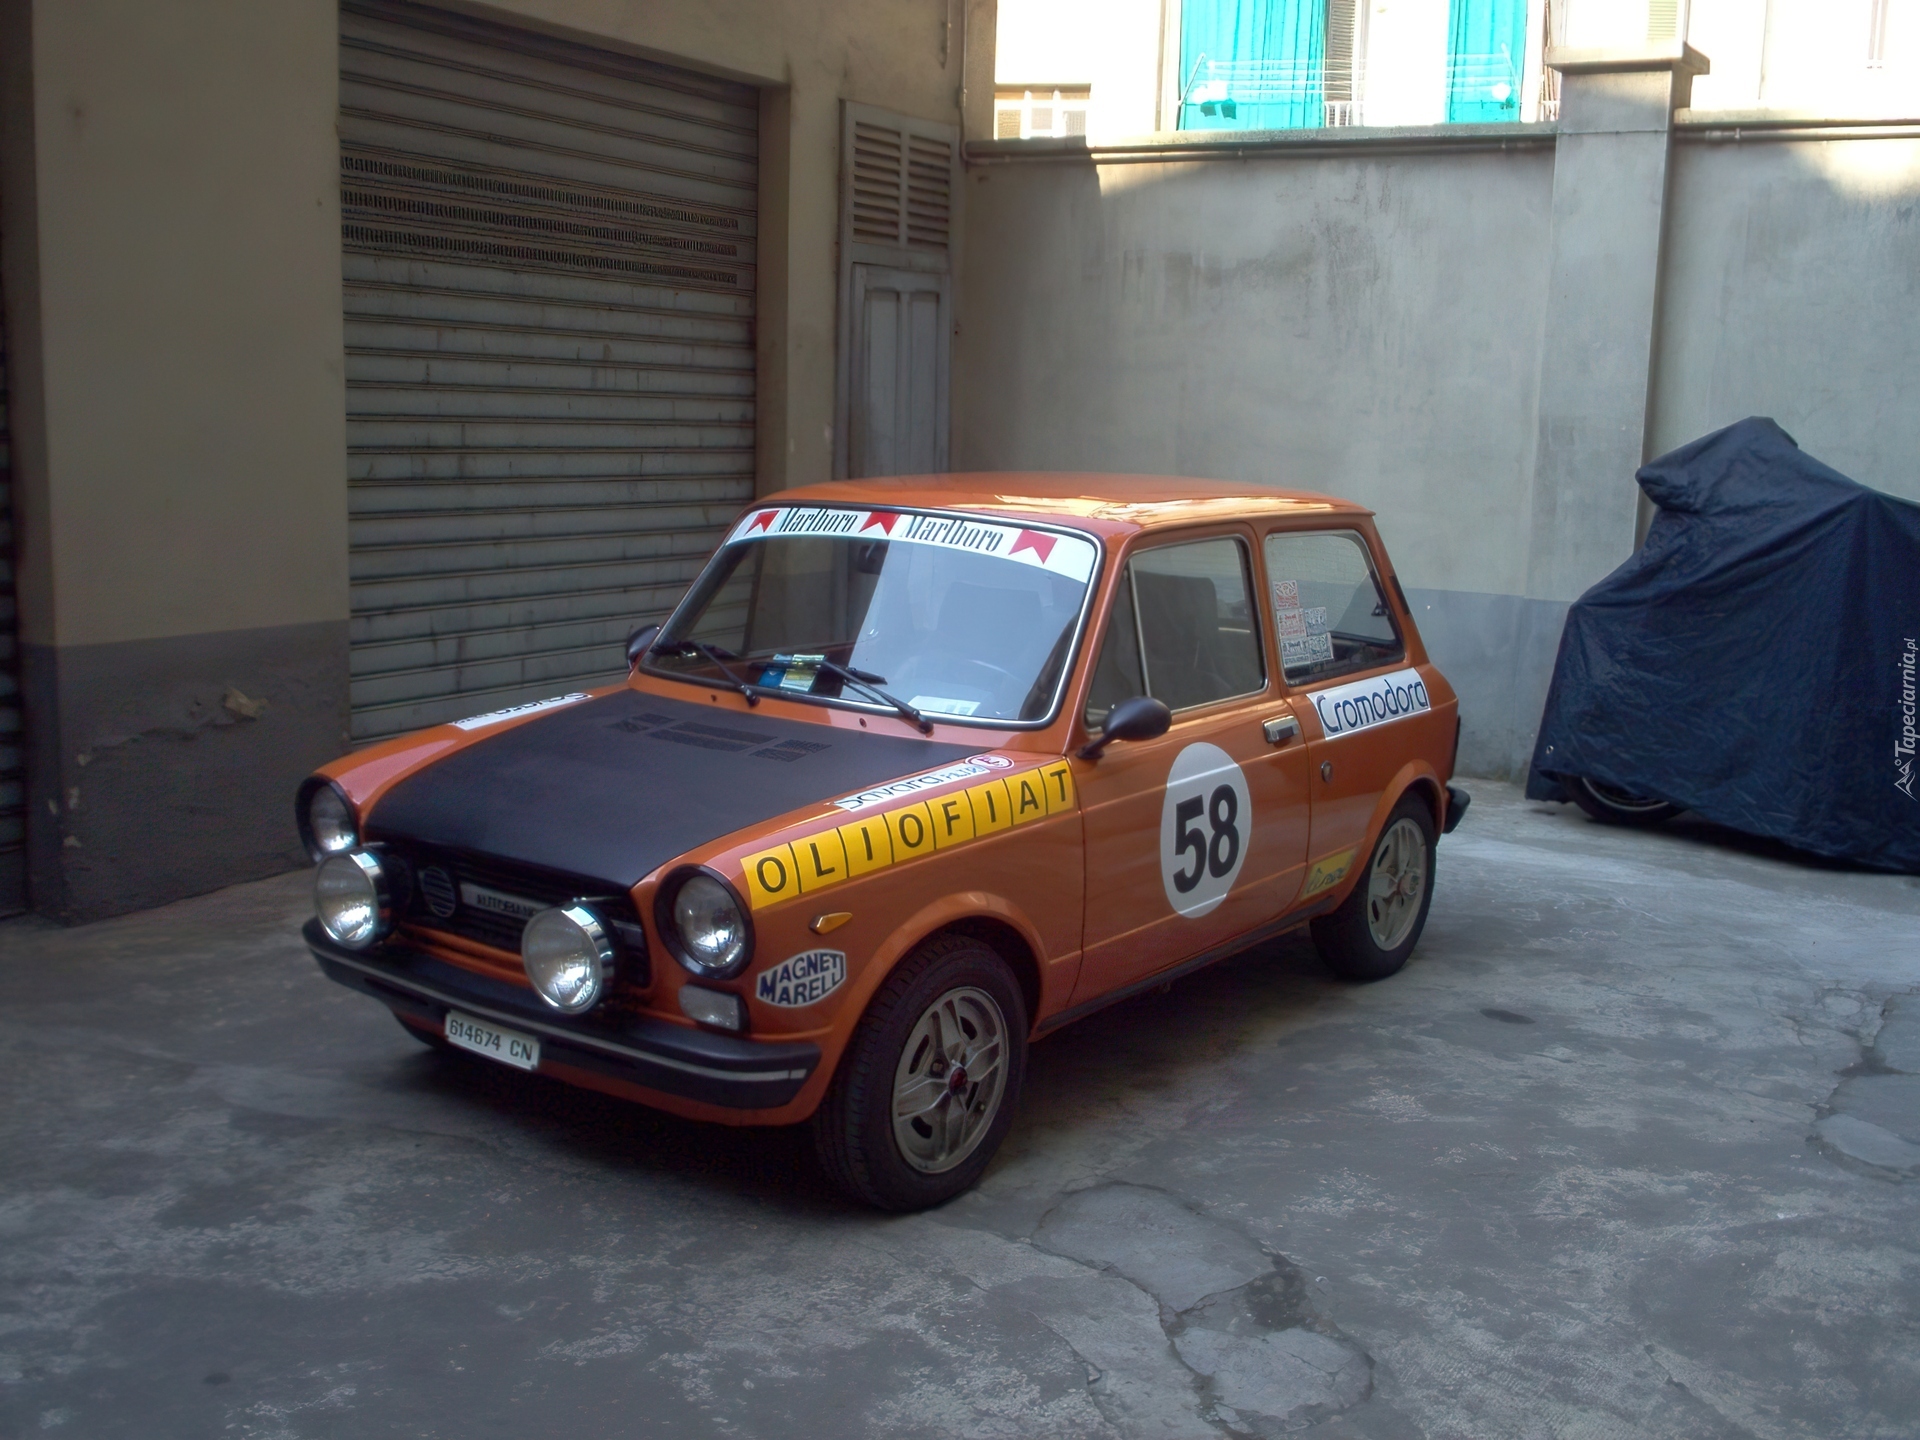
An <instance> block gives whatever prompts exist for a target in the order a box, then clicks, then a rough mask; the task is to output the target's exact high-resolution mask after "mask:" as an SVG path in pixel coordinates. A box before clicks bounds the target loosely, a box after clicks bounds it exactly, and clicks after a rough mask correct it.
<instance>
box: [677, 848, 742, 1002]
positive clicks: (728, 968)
mask: <svg viewBox="0 0 1920 1440" xmlns="http://www.w3.org/2000/svg"><path fill="white" fill-rule="evenodd" d="M664 918H665V919H666V921H667V924H666V925H665V926H663V927H662V928H664V929H665V930H666V931H667V932H668V935H669V936H670V937H671V940H672V941H673V947H672V948H673V951H674V954H675V955H676V956H677V957H678V958H679V960H680V963H681V964H683V965H685V966H686V967H687V968H688V969H689V970H691V971H693V972H694V974H696V975H716V976H722V977H724V976H728V975H737V974H739V972H740V971H741V970H743V969H745V968H746V963H747V958H748V955H749V954H750V953H751V951H752V948H753V940H752V932H751V931H750V930H749V929H748V927H747V916H746V912H745V911H744V910H742V909H741V908H740V901H739V898H738V897H737V896H736V895H735V894H734V893H733V888H732V887H731V886H729V885H728V884H726V882H724V881H723V880H721V879H720V878H719V877H718V876H715V875H712V874H709V873H708V872H706V871H704V870H695V871H693V872H692V873H691V874H689V875H687V876H686V878H684V879H683V880H681V881H680V883H679V884H678V885H676V886H675V887H674V888H673V891H672V903H671V906H670V908H669V909H668V913H667V915H666V916H665V917H664Z"/></svg>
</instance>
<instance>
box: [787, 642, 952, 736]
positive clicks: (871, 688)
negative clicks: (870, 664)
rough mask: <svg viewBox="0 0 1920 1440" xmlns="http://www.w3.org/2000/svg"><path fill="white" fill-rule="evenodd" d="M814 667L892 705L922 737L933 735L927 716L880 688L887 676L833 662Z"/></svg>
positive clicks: (820, 662) (828, 661) (821, 662)
mask: <svg viewBox="0 0 1920 1440" xmlns="http://www.w3.org/2000/svg"><path fill="white" fill-rule="evenodd" d="M814 665H815V667H816V668H817V669H821V670H824V671H826V672H827V673H828V674H829V675H838V676H839V677H840V678H841V679H842V680H845V681H847V682H848V683H849V684H853V685H858V686H859V687H860V688H861V689H862V690H864V691H866V692H867V693H868V694H869V695H872V696H873V697H874V698H876V699H877V700H879V701H880V702H881V703H882V704H886V705H891V706H892V707H893V708H894V709H896V710H898V711H899V712H900V713H901V714H902V715H904V716H905V717H906V718H907V719H908V720H910V721H912V722H913V723H914V724H915V725H916V726H918V727H919V729H920V733H921V734H922V735H931V734H933V722H932V721H931V720H929V719H927V717H926V716H924V715H922V714H921V713H920V712H919V711H918V710H916V709H914V708H913V706H911V705H909V704H908V703H907V702H906V701H904V700H902V699H901V698H900V697H899V696H898V695H889V694H888V693H887V692H886V691H884V690H882V689H881V688H880V687H881V686H882V685H884V684H885V683H886V679H887V677H886V676H884V675H875V674H873V673H872V672H871V671H868V670H856V669H854V668H853V667H852V666H851V665H841V664H839V663H837V662H836V661H832V660H816V661H815V662H814Z"/></svg>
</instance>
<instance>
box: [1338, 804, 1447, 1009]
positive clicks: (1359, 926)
mask: <svg viewBox="0 0 1920 1440" xmlns="http://www.w3.org/2000/svg"><path fill="white" fill-rule="evenodd" d="M1408 823H1411V825H1412V830H1411V831H1407V830H1404V829H1403V828H1402V827H1403V825H1405V824H1408ZM1416 835H1417V849H1418V853H1419V855H1420V856H1421V857H1423V868H1422V870H1421V872H1420V877H1419V881H1418V889H1419V893H1418V895H1417V896H1416V895H1413V894H1411V893H1406V894H1404V895H1403V896H1402V897H1401V898H1404V899H1406V900H1409V901H1412V902H1413V906H1412V912H1411V922H1412V923H1411V924H1410V925H1409V924H1407V923H1406V921H1407V919H1408V918H1409V917H1408V913H1407V909H1406V907H1404V906H1402V907H1397V913H1396V907H1394V906H1393V905H1392V903H1391V897H1389V899H1388V900H1387V901H1384V902H1382V904H1381V906H1380V908H1379V909H1378V910H1377V911H1376V910H1375V908H1374V899H1375V897H1374V895H1373V889H1374V875H1375V872H1376V871H1382V872H1383V873H1384V874H1391V873H1392V870H1391V868H1385V869H1383V867H1394V866H1398V867H1400V869H1401V871H1402V878H1404V874H1405V870H1406V865H1407V863H1408V860H1409V852H1410V849H1411V848H1412V847H1413V846H1414V845H1415V843H1416V842H1415V840H1414V837H1415V836H1416ZM1437 853H1438V852H1437V848H1436V846H1435V845H1434V834H1433V812H1432V811H1431V810H1429V809H1428V808H1427V807H1426V806H1425V805H1424V804H1422V803H1421V801H1420V799H1419V797H1418V796H1414V795H1409V796H1407V797H1405V798H1404V799H1403V800H1401V802H1400V803H1399V804H1398V805H1396V806H1394V807H1393V813H1392V814H1390V815H1388V816H1387V823H1386V824H1385V825H1383V826H1381V827H1380V836H1379V838H1378V839H1376V840H1375V841H1374V842H1373V848H1372V850H1371V851H1370V852H1369V855H1368V858H1367V867H1366V869H1365V870H1363V871H1361V872H1360V878H1359V880H1357V881H1356V882H1355V883H1354V887H1353V893H1352V894H1350V895H1348V896H1347V898H1346V899H1345V900H1343V901H1342V902H1341V903H1340V908H1339V909H1337V910H1335V911H1333V912H1332V913H1331V914H1328V915H1322V916H1321V917H1320V918H1319V919H1317V920H1315V921H1314V922H1313V943H1314V948H1316V949H1317V950H1319V952H1320V958H1321V959H1322V960H1323V961H1325V962H1326V966H1327V969H1329V970H1331V971H1332V972H1333V973H1334V974H1335V975H1338V976H1339V977H1340V978H1341V979H1342V980H1359V981H1368V980H1384V979H1386V978H1387V976H1389V975H1392V974H1395V973H1397V972H1398V971H1399V969H1400V967H1401V966H1403V965H1405V964H1406V963H1407V957H1408V956H1409V955H1411V954H1413V947H1414V946H1415V945H1418V944H1419V943H1420V932H1421V931H1422V930H1424V929H1426V927H1427V908H1428V907H1429V906H1430V905H1432V904H1433V875H1434V861H1435V860H1436V858H1437ZM1398 883H1399V882H1398V881H1396V884H1398ZM1377 932H1378V933H1377ZM1383 938H1384V939H1386V940H1388V941H1390V942H1391V943H1390V944H1388V945H1383V944H1382V943H1381V941H1382V939H1383Z"/></svg>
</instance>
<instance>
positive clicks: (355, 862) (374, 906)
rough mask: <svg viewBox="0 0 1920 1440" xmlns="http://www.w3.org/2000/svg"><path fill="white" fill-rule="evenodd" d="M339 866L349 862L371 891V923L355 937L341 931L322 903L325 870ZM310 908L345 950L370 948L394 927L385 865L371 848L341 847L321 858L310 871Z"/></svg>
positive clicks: (330, 937) (389, 881)
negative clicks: (311, 887)
mask: <svg viewBox="0 0 1920 1440" xmlns="http://www.w3.org/2000/svg"><path fill="white" fill-rule="evenodd" d="M340 866H349V867H351V868H352V869H353V870H354V871H356V872H357V873H358V875H359V877H360V878H361V879H362V880H364V881H365V882H366V884H367V887H368V890H369V892H370V894H371V904H370V909H371V911H372V923H371V924H370V925H369V926H368V927H367V929H366V931H365V932H364V933H362V934H360V935H359V936H358V938H356V937H355V936H353V935H348V934H343V933H342V932H341V931H340V930H339V929H337V928H336V927H335V925H334V923H333V920H332V919H331V918H329V916H328V914H327V910H326V908H325V907H324V906H323V905H322V904H321V898H320V887H321V886H322V885H323V884H324V883H325V881H326V875H327V872H328V871H329V870H330V869H335V868H336V867H340ZM313 891H314V895H313V900H314V903H313V910H314V917H315V918H316V919H318V920H319V922H320V928H321V929H322V930H324V931H325V932H326V935H327V938H328V939H329V940H331V941H333V943H334V944H336V945H339V946H342V947H344V948H345V949H348V950H371V949H372V948H373V947H374V946H376V945H378V944H379V943H380V942H381V941H382V940H384V939H386V938H387V936H388V935H389V934H391V933H392V931H393V883H392V880H391V878H390V877H389V876H388V874H387V868H386V866H384V865H382V864H381V863H380V857H379V856H378V855H376V854H374V853H373V852H372V851H371V850H364V849H355V850H341V851H336V852H335V853H333V854H331V855H328V856H327V857H326V858H325V859H323V860H322V861H321V862H320V864H319V866H318V868H316V869H315V871H314V873H313Z"/></svg>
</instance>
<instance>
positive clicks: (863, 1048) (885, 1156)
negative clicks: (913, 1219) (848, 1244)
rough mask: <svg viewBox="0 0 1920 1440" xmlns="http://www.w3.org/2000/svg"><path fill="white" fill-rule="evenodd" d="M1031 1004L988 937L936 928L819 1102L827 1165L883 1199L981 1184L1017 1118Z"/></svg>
mask: <svg viewBox="0 0 1920 1440" xmlns="http://www.w3.org/2000/svg"><path fill="white" fill-rule="evenodd" d="M1026 1068H1027V1006H1026V1000H1025V998H1024V997H1023V996H1022V994H1021V993H1020V986H1019V984H1018V982H1016V981H1015V979H1014V977H1013V972H1012V971H1011V970H1009V969H1008V968H1007V962H1006V961H1004V960H1002V959H1001V958H1000V956H999V955H997V954H995V953H994V952H993V951H992V950H991V949H989V948H988V947H987V946H985V945H982V944H981V943H980V942H979V941H977V940H973V939H970V938H968V937H967V936H964V935H936V936H934V937H933V939H931V940H929V941H927V942H926V944H924V945H922V946H921V947H920V948H919V949H918V950H917V951H915V952H914V953H913V954H912V955H911V956H909V957H908V958H907V959H906V960H904V961H902V962H901V964H900V966H899V968H898V969H896V970H895V971H894V972H893V974H891V975H890V976H888V977H887V980H886V983H885V984H883V985H882V986H881V987H880V992H879V993H878V994H877V995H875V996H874V997H873V1003H872V1004H870V1005H869V1006H868V1007H867V1012H866V1014H865V1015H863V1016H862V1017H861V1019H860V1025H859V1027H858V1028H857V1029H856V1030H855V1031H854V1033H853V1038H852V1039H851V1040H850V1041H849V1042H848V1043H847V1052H846V1054H845V1055H843V1056H842V1057H841V1059H840V1068H839V1070H838V1071H837V1072H836V1073H835V1075H834V1077H833V1084H832V1086H831V1087H830V1088H829V1089H828V1091H827V1095H826V1099H824V1100H823V1101H821V1103H820V1108H819V1110H817V1111H816V1112H814V1117H813V1138H814V1148H815V1149H816V1150H817V1151H818V1152H819V1155H820V1163H821V1165H822V1167H823V1168H824V1169H825V1170H826V1172H827V1174H828V1176H829V1177H830V1178H831V1179H832V1180H833V1181H834V1183H835V1184H837V1185H838V1186H839V1187H840V1188H841V1189H842V1190H844V1191H846V1192H847V1193H848V1194H849V1195H851V1196H853V1197H854V1198H855V1199H859V1200H864V1201H866V1202H867V1203H868V1204H869V1205H875V1206H878V1207H879V1208H880V1209H882V1210H924V1209H926V1208H927V1207H929V1206H932V1205H938V1204H940V1203H942V1202H943V1201H946V1200H951V1199H952V1198H953V1197H954V1196H955V1195H958V1194H960V1193H961V1192H962V1191H964V1190H967V1189H969V1188H971V1187H972V1185H973V1184H974V1182H975V1181H977V1180H978V1179H979V1178H980V1176H981V1174H982V1173H983V1172H984V1171H985V1170H986V1168H987V1164H988V1162H989V1161H991V1160H992V1159H993V1154H994V1152H995V1151H996V1150H998V1149H999V1148H1000V1142H1001V1141H1002V1140H1003V1139H1005V1138H1006V1133H1007V1129H1008V1127H1009V1126H1010V1125H1012V1123H1013V1111H1014V1104H1015V1102H1016V1100H1017V1099H1018V1098H1019V1094H1020V1086H1021V1082H1022V1081H1023V1080H1024V1079H1025V1077H1026Z"/></svg>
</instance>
